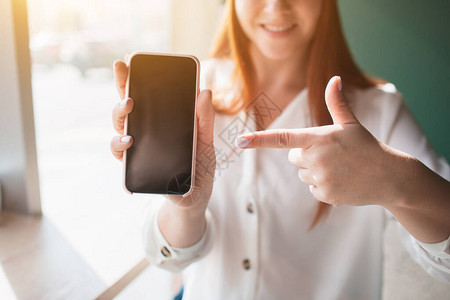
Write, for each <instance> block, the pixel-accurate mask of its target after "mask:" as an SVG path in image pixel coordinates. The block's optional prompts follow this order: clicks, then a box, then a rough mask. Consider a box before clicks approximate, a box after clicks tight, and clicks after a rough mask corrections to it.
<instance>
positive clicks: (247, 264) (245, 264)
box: [242, 258, 250, 270]
mask: <svg viewBox="0 0 450 300" xmlns="http://www.w3.org/2000/svg"><path fill="white" fill-rule="evenodd" d="M242 267H243V268H244V269H245V270H250V260H249V259H248V258H246V259H244V260H243V261H242Z"/></svg>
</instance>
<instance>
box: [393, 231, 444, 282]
mask: <svg viewBox="0 0 450 300" xmlns="http://www.w3.org/2000/svg"><path fill="white" fill-rule="evenodd" d="M396 223H397V231H398V235H399V237H400V240H401V242H402V244H403V246H404V247H405V249H406V251H407V252H408V253H409V255H410V256H411V258H412V259H413V260H414V261H415V262H416V263H418V264H419V265H421V266H422V268H424V270H425V271H426V272H427V273H428V274H430V275H431V276H433V277H434V278H436V279H439V280H440V281H443V282H445V283H450V237H449V238H447V239H446V240H445V241H442V242H440V243H434V244H427V243H422V242H420V241H418V240H416V239H415V238H414V237H413V236H412V235H411V234H409V232H408V231H406V229H405V228H404V227H403V226H402V225H401V224H400V223H399V222H396Z"/></svg>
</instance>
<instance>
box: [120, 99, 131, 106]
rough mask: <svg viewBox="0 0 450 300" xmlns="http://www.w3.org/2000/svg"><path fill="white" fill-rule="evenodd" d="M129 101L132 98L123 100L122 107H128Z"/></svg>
mask: <svg viewBox="0 0 450 300" xmlns="http://www.w3.org/2000/svg"><path fill="white" fill-rule="evenodd" d="M128 100H130V98H127V99H123V100H122V101H120V107H124V106H125V105H127V103H128Z"/></svg>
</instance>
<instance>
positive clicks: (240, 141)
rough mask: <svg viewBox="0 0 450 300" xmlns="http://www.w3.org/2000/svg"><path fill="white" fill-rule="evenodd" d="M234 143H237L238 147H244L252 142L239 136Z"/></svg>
mask: <svg viewBox="0 0 450 300" xmlns="http://www.w3.org/2000/svg"><path fill="white" fill-rule="evenodd" d="M234 144H235V145H236V147H239V148H244V147H247V146H248V145H249V144H250V141H249V140H248V139H245V138H237V139H235V140H234Z"/></svg>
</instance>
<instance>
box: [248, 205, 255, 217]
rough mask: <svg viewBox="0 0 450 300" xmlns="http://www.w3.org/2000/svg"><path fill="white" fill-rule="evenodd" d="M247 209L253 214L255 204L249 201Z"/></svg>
mask: <svg viewBox="0 0 450 300" xmlns="http://www.w3.org/2000/svg"><path fill="white" fill-rule="evenodd" d="M247 211H248V212H249V213H250V214H252V213H254V211H255V210H254V209H253V204H251V203H250V202H249V203H247Z"/></svg>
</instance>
